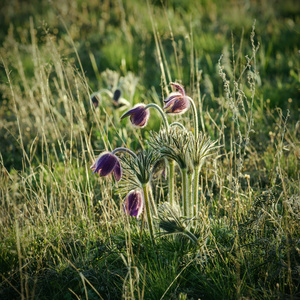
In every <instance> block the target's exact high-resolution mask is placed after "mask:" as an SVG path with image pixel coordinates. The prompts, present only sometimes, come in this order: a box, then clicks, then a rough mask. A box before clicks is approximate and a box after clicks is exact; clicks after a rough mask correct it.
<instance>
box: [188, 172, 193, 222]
mask: <svg viewBox="0 0 300 300" xmlns="http://www.w3.org/2000/svg"><path fill="white" fill-rule="evenodd" d="M193 175H194V174H193V172H191V173H188V175H187V176H188V191H187V193H188V216H187V217H188V218H190V219H191V218H192V217H193V196H192V193H193V186H192V182H193Z"/></svg>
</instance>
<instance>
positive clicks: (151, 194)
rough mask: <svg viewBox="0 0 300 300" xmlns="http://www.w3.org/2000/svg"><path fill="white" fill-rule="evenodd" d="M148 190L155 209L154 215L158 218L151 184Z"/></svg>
mask: <svg viewBox="0 0 300 300" xmlns="http://www.w3.org/2000/svg"><path fill="white" fill-rule="evenodd" d="M148 192H149V198H150V202H151V206H152V209H153V213H154V216H155V217H156V218H158V213H157V208H156V203H155V201H154V197H153V193H152V188H151V186H150V185H149V186H148Z"/></svg>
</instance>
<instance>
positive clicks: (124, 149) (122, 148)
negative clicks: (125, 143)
mask: <svg viewBox="0 0 300 300" xmlns="http://www.w3.org/2000/svg"><path fill="white" fill-rule="evenodd" d="M117 152H126V153H129V154H130V155H131V156H132V157H134V158H136V159H138V157H137V155H136V154H135V153H134V152H133V151H132V150H130V149H128V148H125V147H119V148H116V149H114V150H113V151H112V154H115V153H117Z"/></svg>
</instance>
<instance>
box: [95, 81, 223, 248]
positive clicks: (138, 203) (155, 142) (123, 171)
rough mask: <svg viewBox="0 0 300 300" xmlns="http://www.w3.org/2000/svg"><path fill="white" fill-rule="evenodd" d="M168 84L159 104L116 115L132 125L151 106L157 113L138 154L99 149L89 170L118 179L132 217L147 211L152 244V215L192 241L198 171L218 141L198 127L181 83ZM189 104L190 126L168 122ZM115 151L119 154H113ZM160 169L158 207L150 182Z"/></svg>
mask: <svg viewBox="0 0 300 300" xmlns="http://www.w3.org/2000/svg"><path fill="white" fill-rule="evenodd" d="M170 85H171V86H172V87H173V89H175V91H172V92H171V93H169V95H168V96H167V98H166V99H165V100H164V104H165V105H164V107H163V108H161V107H160V106H159V105H157V104H155V103H150V104H147V105H146V104H143V103H138V104H136V105H135V106H134V107H133V108H132V109H130V110H128V111H126V112H125V113H124V114H123V115H122V116H121V118H120V120H122V119H124V118H127V117H129V118H130V121H131V123H132V125H133V126H134V127H135V128H143V127H145V126H146V125H147V122H148V120H149V118H150V109H151V108H153V109H156V110H157V111H158V112H159V114H160V116H161V119H162V125H161V127H160V129H159V131H158V132H155V131H151V132H150V137H149V140H147V141H146V145H147V148H146V149H144V150H141V151H140V152H139V153H137V154H136V153H135V152H133V151H132V150H131V149H128V148H124V147H119V148H116V149H114V150H113V151H112V152H103V153H102V154H100V156H99V157H98V158H97V160H96V161H95V163H94V164H93V165H92V167H91V169H92V170H93V174H94V173H97V174H99V176H100V177H103V176H108V175H109V174H111V173H113V175H114V177H115V180H116V181H121V182H120V188H119V192H120V193H121V194H126V193H127V196H126V197H125V200H124V204H123V206H124V212H125V213H127V214H129V215H130V216H133V217H136V218H139V217H140V216H141V215H142V216H144V215H145V216H146V219H147V224H148V230H149V233H150V237H151V240H152V243H153V244H154V239H155V236H156V232H157V230H156V227H157V226H156V224H154V223H155V222H154V221H153V219H154V218H155V219H157V220H158V219H159V220H160V222H159V226H160V227H161V228H162V229H163V230H165V232H166V233H167V234H185V235H186V236H188V237H189V238H190V239H191V240H192V241H193V242H195V243H197V242H198V238H197V237H196V236H195V235H194V234H193V233H192V231H194V229H195V228H196V227H197V223H198V221H199V215H198V211H199V175H200V171H201V168H202V166H203V164H204V162H205V159H206V158H208V157H209V156H211V155H213V154H214V153H215V152H216V151H217V149H218V148H219V146H216V141H211V139H210V138H209V137H207V136H206V135H205V134H203V133H202V132H201V131H200V130H199V125H198V114H197V109H196V105H195V103H194V101H193V99H192V98H191V97H189V96H188V95H186V93H185V90H184V88H183V86H182V85H181V84H179V83H174V82H171V83H170ZM190 108H191V109H192V112H193V127H192V129H189V128H187V127H185V126H184V125H183V123H180V122H177V121H175V122H172V123H171V124H169V121H168V118H167V115H180V114H184V113H185V112H186V111H187V110H188V109H190ZM117 153H123V154H124V155H123V156H117V155H116V154H117ZM175 165H176V166H177V167H178V168H179V170H180V174H181V195H180V196H179V197H175V193H174V180H175ZM159 173H160V174H161V175H164V176H165V177H166V179H167V181H168V193H167V194H168V196H167V197H165V198H164V199H163V203H162V204H161V205H160V206H159V207H158V203H157V201H156V199H154V197H153V193H152V190H151V181H152V180H153V178H154V177H156V175H157V174H159ZM191 229H193V230H192V231H191Z"/></svg>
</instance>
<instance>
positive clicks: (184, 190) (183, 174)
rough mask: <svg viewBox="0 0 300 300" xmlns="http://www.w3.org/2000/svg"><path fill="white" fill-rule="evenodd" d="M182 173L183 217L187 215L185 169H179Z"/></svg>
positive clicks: (186, 178) (187, 200) (186, 177)
mask: <svg viewBox="0 0 300 300" xmlns="http://www.w3.org/2000/svg"><path fill="white" fill-rule="evenodd" d="M181 173H182V202H183V215H184V216H187V217H188V215H189V177H188V173H187V169H186V168H183V169H181Z"/></svg>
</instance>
